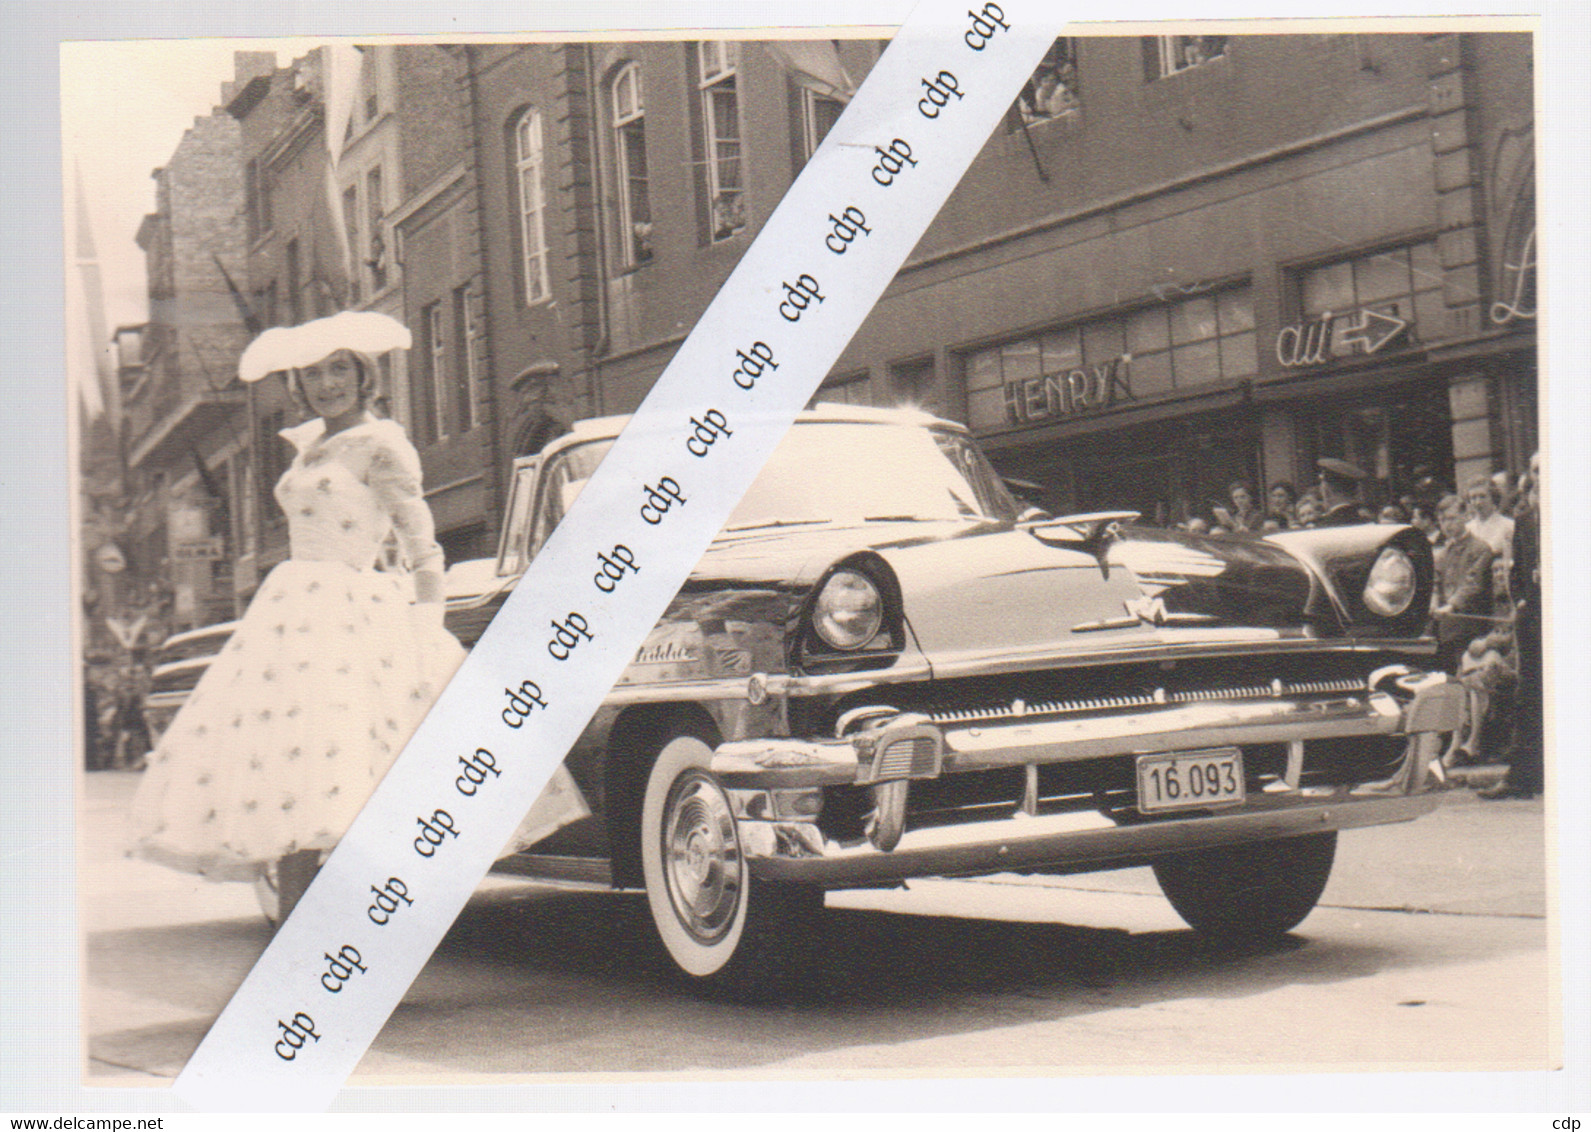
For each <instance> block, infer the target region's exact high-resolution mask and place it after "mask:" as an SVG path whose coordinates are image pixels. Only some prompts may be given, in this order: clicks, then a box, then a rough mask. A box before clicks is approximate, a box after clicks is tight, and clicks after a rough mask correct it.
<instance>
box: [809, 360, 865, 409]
mask: <svg viewBox="0 0 1591 1132" xmlns="http://www.w3.org/2000/svg"><path fill="white" fill-rule="evenodd" d="M872 403H873V387H872V383H871V382H870V381H869V380H868V375H867V371H866V370H865V369H864V370H861V371H859V372H857V373H840V374H835V375H834V376H833V377H830V378H827V379H825V380H824V382H823V384H822V385H821V386H819V387H818V391H817V393H815V394H813V397H812V400H811V401H809V402H807V408H809V409H810V408H812V407H813V406H814V405H818V404H830V405H871V404H872Z"/></svg>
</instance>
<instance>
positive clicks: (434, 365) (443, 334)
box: [425, 303, 449, 440]
mask: <svg viewBox="0 0 1591 1132" xmlns="http://www.w3.org/2000/svg"><path fill="white" fill-rule="evenodd" d="M425 345H426V361H427V363H428V365H429V368H430V371H431V397H432V402H431V408H430V410H429V412H428V415H429V416H431V417H433V418H434V419H435V421H436V432H435V433H434V435H435V437H436V439H438V440H441V439H442V438H443V437H444V436H446V435H447V423H448V422H447V416H448V414H447V383H448V377H449V374H448V369H447V328H446V327H445V326H444V325H443V322H442V304H441V303H432V304H431V305H430V306H428V307H426V308H425Z"/></svg>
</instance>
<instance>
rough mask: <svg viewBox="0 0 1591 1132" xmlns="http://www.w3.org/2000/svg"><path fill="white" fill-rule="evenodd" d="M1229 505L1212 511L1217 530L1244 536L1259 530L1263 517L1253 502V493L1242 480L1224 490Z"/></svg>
mask: <svg viewBox="0 0 1591 1132" xmlns="http://www.w3.org/2000/svg"><path fill="white" fill-rule="evenodd" d="M1226 494H1227V499H1228V500H1229V501H1230V505H1229V506H1226V507H1216V508H1215V509H1214V513H1215V518H1216V523H1217V529H1218V530H1220V531H1224V532H1225V533H1227V534H1246V533H1248V532H1250V531H1258V530H1259V529H1260V521H1261V519H1263V518H1264V516H1263V515H1262V514H1261V513H1260V509H1259V506H1258V505H1257V504H1256V503H1255V502H1254V492H1253V491H1252V490H1251V489H1250V488H1249V485H1248V484H1246V483H1244V482H1243V481H1242V480H1237V481H1234V482H1233V483H1232V484H1231V486H1229V487H1228V488H1227V489H1226Z"/></svg>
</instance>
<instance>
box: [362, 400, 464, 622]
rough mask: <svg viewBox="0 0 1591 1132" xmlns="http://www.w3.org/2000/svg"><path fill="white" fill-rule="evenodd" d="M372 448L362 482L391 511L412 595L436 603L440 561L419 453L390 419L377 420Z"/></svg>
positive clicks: (439, 594)
mask: <svg viewBox="0 0 1591 1132" xmlns="http://www.w3.org/2000/svg"><path fill="white" fill-rule="evenodd" d="M383 424H384V425H390V426H391V427H390V428H383V429H382V430H381V433H380V435H379V437H378V440H377V444H376V448H375V451H374V452H372V453H371V457H370V470H369V471H368V473H367V474H366V479H367V482H368V483H369V484H370V486H371V488H372V489H373V490H374V491H375V493H376V496H377V498H379V499H380V500H381V503H382V505H383V506H384V507H386V509H387V514H388V515H390V516H391V517H392V527H393V529H394V530H395V531H396V532H397V535H398V543H399V545H400V546H401V547H402V548H403V554H404V557H405V558H406V559H408V563H409V570H410V572H411V573H412V574H413V576H414V596H415V600H416V601H417V602H419V603H422V604H440V603H441V602H442V600H443V598H444V595H445V591H444V589H443V584H442V571H443V569H444V561H443V556H442V547H441V546H440V544H438V543H437V541H436V524H435V521H434V520H433V519H432V517H431V508H430V507H429V506H428V505H427V504H426V502H425V494H424V491H423V490H422V487H421V472H420V454H419V453H418V452H416V451H415V450H414V445H412V444H410V443H409V438H408V436H407V435H405V434H404V431H403V427H402V426H401V425H399V424H398V423H397V422H396V421H387V422H383Z"/></svg>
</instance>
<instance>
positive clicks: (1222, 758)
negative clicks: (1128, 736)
mask: <svg viewBox="0 0 1591 1132" xmlns="http://www.w3.org/2000/svg"><path fill="white" fill-rule="evenodd" d="M1243 798H1244V793H1243V752H1242V751H1240V750H1238V749H1237V748H1236V747H1220V748H1217V749H1215V750H1209V751H1175V752H1172V753H1170V754H1164V755H1140V756H1138V811H1139V813H1144V814H1158V813H1164V812H1165V811H1167V810H1197V809H1205V808H1207V807H1209V806H1229V805H1232V804H1234V803H1237V802H1241V801H1243Z"/></svg>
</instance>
